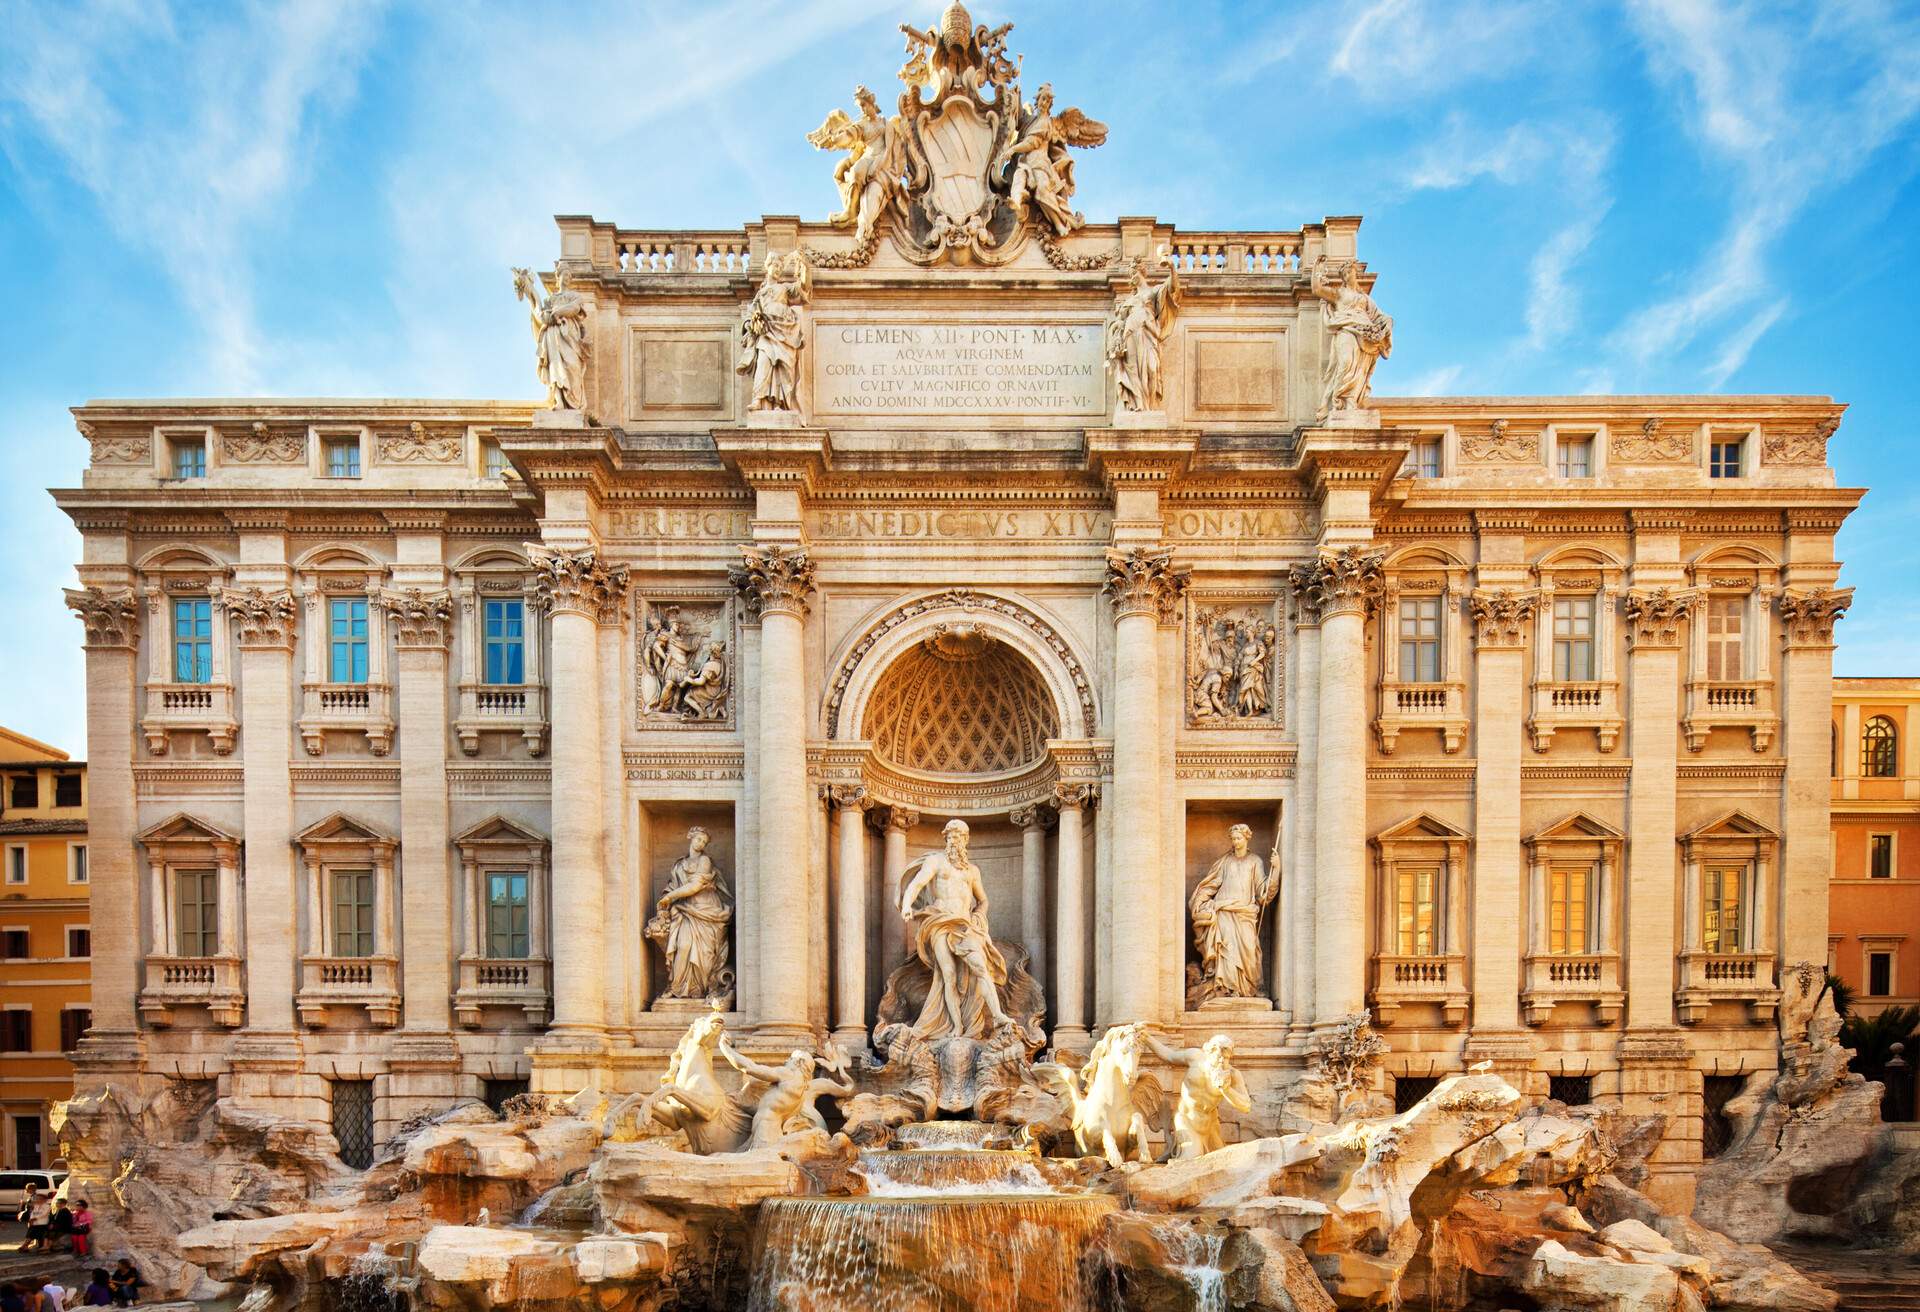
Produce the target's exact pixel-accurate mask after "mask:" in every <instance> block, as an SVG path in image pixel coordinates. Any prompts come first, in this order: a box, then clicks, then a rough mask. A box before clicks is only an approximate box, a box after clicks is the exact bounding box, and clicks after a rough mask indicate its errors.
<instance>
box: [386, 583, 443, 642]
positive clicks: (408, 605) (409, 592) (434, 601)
mask: <svg viewBox="0 0 1920 1312" xmlns="http://www.w3.org/2000/svg"><path fill="white" fill-rule="evenodd" d="M380 605H381V606H382V607H383V608H385V610H386V612H387V623H388V625H389V627H391V628H392V629H393V635H394V641H395V642H396V643H397V644H398V645H399V646H402V647H424V648H432V649H444V648H445V647H446V645H447V636H448V634H449V633H450V632H452V628H453V597H452V596H451V595H450V594H448V593H446V592H426V591H423V590H422V589H420V588H401V589H395V590H392V591H386V592H382V593H381V594H380Z"/></svg>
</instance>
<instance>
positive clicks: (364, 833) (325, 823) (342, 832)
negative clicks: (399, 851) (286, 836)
mask: <svg viewBox="0 0 1920 1312" xmlns="http://www.w3.org/2000/svg"><path fill="white" fill-rule="evenodd" d="M293 841H294V842H296V843H380V844H384V845H386V846H389V847H390V846H392V845H393V841H394V840H393V837H392V835H390V834H385V833H382V832H381V831H380V830H378V829H376V828H374V827H373V826H372V825H370V824H368V823H367V822H366V821H364V820H356V819H354V818H353V817H352V816H350V815H345V814H343V813H341V812H339V811H335V812H334V813H333V814H332V815H330V816H328V817H327V818H326V819H324V820H321V821H318V822H316V823H314V824H311V825H308V826H307V827H306V828H305V829H302V830H301V831H300V832H299V833H297V834H295V835H294V836H293Z"/></svg>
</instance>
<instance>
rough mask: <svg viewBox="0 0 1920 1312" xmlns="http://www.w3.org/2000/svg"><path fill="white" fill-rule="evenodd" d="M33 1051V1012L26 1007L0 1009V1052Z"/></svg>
mask: <svg viewBox="0 0 1920 1312" xmlns="http://www.w3.org/2000/svg"><path fill="white" fill-rule="evenodd" d="M32 1051H33V1013H32V1012H31V1011H28V1010H26V1009H24V1008H23V1009H21V1010H19V1011H14V1010H13V1009H11V1008H9V1009H8V1010H6V1011H0V1052H32Z"/></svg>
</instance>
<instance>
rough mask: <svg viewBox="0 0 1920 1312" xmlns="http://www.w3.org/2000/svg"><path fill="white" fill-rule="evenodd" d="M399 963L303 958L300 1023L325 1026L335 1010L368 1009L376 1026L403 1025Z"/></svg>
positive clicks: (385, 959) (384, 958)
mask: <svg viewBox="0 0 1920 1312" xmlns="http://www.w3.org/2000/svg"><path fill="white" fill-rule="evenodd" d="M399 976H400V970H399V962H398V961H397V960H395V959H394V958H393V957H389V956H375V957H302V958H301V959H300V992H299V994H298V996H297V997H296V998H295V999H294V1002H295V1005H296V1006H298V1007H299V1009H300V1020H301V1022H302V1023H304V1024H306V1025H310V1026H313V1027H315V1028H322V1027H324V1026H325V1025H326V1024H327V1023H328V1021H329V1020H330V1019H331V1017H330V1016H329V1009H331V1008H334V1007H359V1008H364V1009H365V1011H366V1013H367V1018H368V1019H369V1020H370V1021H371V1022H372V1023H373V1024H375V1025H380V1026H390V1025H397V1024H399V1023H400V985H399Z"/></svg>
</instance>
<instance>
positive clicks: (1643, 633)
mask: <svg viewBox="0 0 1920 1312" xmlns="http://www.w3.org/2000/svg"><path fill="white" fill-rule="evenodd" d="M1624 609H1625V611H1626V616H1627V646H1628V647H1630V648H1637V647H1678V646H1679V645H1680V621H1681V620H1684V619H1685V618H1687V616H1689V615H1691V614H1692V613H1693V594H1692V593H1691V592H1686V591H1681V590H1678V589H1675V588H1644V589H1635V590H1634V591H1632V592H1629V593H1628V594H1627V596H1626V602H1625V607H1624Z"/></svg>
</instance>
